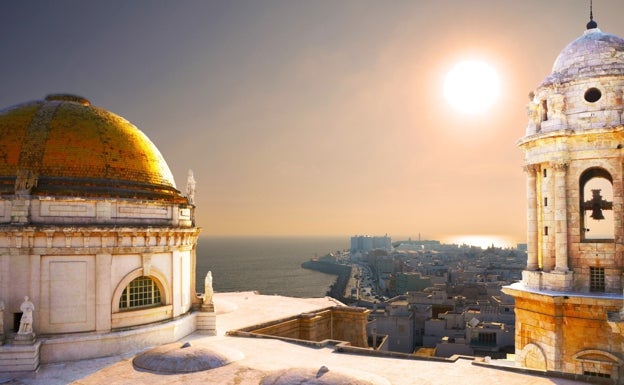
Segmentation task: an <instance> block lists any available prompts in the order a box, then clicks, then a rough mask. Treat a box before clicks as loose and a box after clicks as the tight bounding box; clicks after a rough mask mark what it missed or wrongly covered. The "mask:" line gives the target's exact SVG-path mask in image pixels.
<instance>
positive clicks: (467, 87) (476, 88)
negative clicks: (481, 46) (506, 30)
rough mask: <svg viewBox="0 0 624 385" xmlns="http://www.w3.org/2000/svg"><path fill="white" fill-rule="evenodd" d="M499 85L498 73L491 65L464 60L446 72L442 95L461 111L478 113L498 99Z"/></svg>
mask: <svg viewBox="0 0 624 385" xmlns="http://www.w3.org/2000/svg"><path fill="white" fill-rule="evenodd" d="M499 87H500V82H499V79H498V74H497V72H496V70H495V69H494V68H493V67H492V66H490V65H489V64H487V63H485V62H483V61H479V60H466V61H462V62H459V63H457V64H456V65H455V66H454V67H453V68H452V69H451V70H450V71H449V72H448V73H447V74H446V78H445V79H444V97H445V98H446V100H447V101H448V102H449V103H450V104H451V105H452V106H453V107H454V108H455V109H457V110H458V111H460V112H462V113H466V114H480V113H482V112H484V111H486V110H487V109H488V108H490V107H491V106H492V105H493V104H494V102H495V101H496V100H497V99H498V96H499V92H500V90H499Z"/></svg>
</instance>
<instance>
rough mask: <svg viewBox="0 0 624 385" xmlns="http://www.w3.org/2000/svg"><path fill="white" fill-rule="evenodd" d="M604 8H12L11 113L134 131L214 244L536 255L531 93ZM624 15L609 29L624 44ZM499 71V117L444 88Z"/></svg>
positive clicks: (6, 48)
mask: <svg viewBox="0 0 624 385" xmlns="http://www.w3.org/2000/svg"><path fill="white" fill-rule="evenodd" d="M588 3H589V1H580V0H559V1H555V0H549V1H543V0H522V1H519V0H508V1H505V0H492V1H467V0H457V1H433V0H431V1H417V0H411V1H383V0H355V1H346V0H312V1H310V0H307V1H303V0H301V1H298V0H288V1H287V0H284V1H267V0H250V1H237V0H233V1H186V0H178V1H156V0H149V1H148V0H145V1H143V0H132V1H126V0H124V1H110V0H107V1H82V0H80V1H45V2H42V1H29V0H21V1H3V2H1V3H0V36H2V38H1V39H0V52H2V60H1V61H0V85H1V90H2V91H1V92H0V107H1V108H4V107H8V106H11V105H14V104H17V103H21V102H24V101H28V100H33V99H41V98H43V97H44V96H45V95H47V94H50V93H57V92H70V93H76V94H78V95H82V96H84V97H86V98H88V99H90V100H91V102H92V103H93V104H94V105H97V106H100V107H103V108H106V109H109V110H111V111H112V112H115V113H117V114H119V115H121V116H123V117H125V118H126V119H128V120H130V121H131V122H132V123H134V124H135V125H136V126H137V127H139V128H140V129H141V130H142V131H143V132H145V133H146V134H147V135H148V136H149V137H150V138H151V139H152V141H153V142H154V143H155V144H156V146H158V148H159V149H160V151H161V152H162V154H163V155H164V156H165V159H167V162H168V164H169V167H170V168H171V170H172V172H173V174H174V176H175V178H176V182H177V185H178V188H179V189H181V190H184V187H185V184H186V172H187V170H188V169H189V168H191V169H193V170H194V172H195V178H196V180H197V183H198V184H197V191H198V196H197V198H196V200H197V206H198V209H197V218H198V225H199V226H201V227H202V228H203V235H345V236H348V235H355V234H370V235H375V234H378V235H383V234H386V233H387V234H388V235H390V236H392V237H393V238H398V237H402V236H412V237H417V236H418V234H419V233H421V234H422V237H423V238H442V237H445V236H450V235H460V234H496V235H502V236H508V237H511V239H512V240H513V241H514V242H524V240H525V229H526V223H525V175H524V173H523V172H522V165H523V154H522V153H521V151H520V149H518V148H517V147H516V144H515V143H516V141H517V140H518V139H519V138H521V137H522V136H523V135H524V130H525V126H526V113H525V104H526V102H527V101H528V97H527V94H528V93H529V91H531V90H533V89H534V88H535V87H536V86H537V85H538V84H539V83H540V82H541V81H542V80H543V79H544V78H545V77H546V76H547V75H548V74H549V73H550V69H551V66H552V63H553V62H554V60H555V58H556V56H557V55H558V53H559V52H560V51H561V50H562V49H563V48H564V47H565V46H566V45H567V44H568V43H569V42H571V41H572V40H574V39H575V38H577V37H578V36H580V35H581V34H582V33H583V31H584V29H585V24H586V23H587V21H588V20H589V5H588ZM623 14H624V2H622V1H615V0H612V1H607V0H602V1H601V0H596V1H594V18H595V19H596V21H597V22H598V25H599V27H600V28H601V29H602V30H603V31H605V32H609V33H613V34H616V35H619V36H624V24H622V22H621V16H622V15H623ZM472 58H478V59H481V60H484V61H486V62H488V63H490V64H491V65H492V66H494V67H495V68H496V69H497V71H498V72H499V76H500V79H501V97H500V98H499V100H497V102H496V103H495V104H494V106H493V108H492V109H491V110H489V111H487V112H486V113H485V114H483V115H478V116H467V115H465V114H460V113H459V112H457V111H455V110H454V109H452V108H451V107H450V106H449V105H448V103H447V102H446V101H445V100H444V98H443V95H442V84H443V80H444V75H445V74H446V73H447V72H448V70H449V69H450V68H451V67H452V66H453V65H454V64H455V63H457V62H458V61H460V60H465V59H472Z"/></svg>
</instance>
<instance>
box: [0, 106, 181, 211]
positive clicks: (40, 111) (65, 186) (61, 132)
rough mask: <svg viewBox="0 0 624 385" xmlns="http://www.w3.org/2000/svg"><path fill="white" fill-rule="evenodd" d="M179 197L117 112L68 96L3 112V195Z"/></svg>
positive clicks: (152, 149) (155, 156)
mask: <svg viewBox="0 0 624 385" xmlns="http://www.w3.org/2000/svg"><path fill="white" fill-rule="evenodd" d="M20 188H26V189H28V190H29V192H30V194H32V195H61V196H104V197H124V198H140V199H164V200H173V201H180V200H183V199H184V198H183V197H182V196H181V194H180V192H179V191H178V190H176V188H175V182H174V179H173V176H172V175H171V171H170V170H169V167H168V166H167V163H166V162H165V160H164V158H163V157H162V155H161V154H160V152H159V151H158V149H157V148H156V146H155V145H154V144H153V143H152V142H151V141H150V140H149V138H148V137H147V136H146V135H145V134H143V132H141V131H140V130H139V129H137V128H136V127H135V126H134V125H132V124H131V123H130V122H128V121H127V120H125V119H123V118H122V117H120V116H118V115H115V114H114V113H112V112H109V111H107V110H104V109H102V108H98V107H94V106H92V105H91V104H90V103H89V101H88V100H86V99H84V98H81V97H77V96H73V95H51V96H49V97H47V98H46V99H45V100H38V101H33V102H28V103H25V104H21V105H18V106H15V107H11V108H8V109H5V110H3V111H0V193H2V194H9V193H14V192H15V191H16V190H19V189H20Z"/></svg>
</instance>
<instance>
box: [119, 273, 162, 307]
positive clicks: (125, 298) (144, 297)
mask: <svg viewBox="0 0 624 385" xmlns="http://www.w3.org/2000/svg"><path fill="white" fill-rule="evenodd" d="M161 304H162V297H161V294H160V289H159V287H158V284H157V283H156V281H155V280H154V279H152V278H150V277H146V276H141V277H137V278H135V279H133V280H132V281H130V283H129V284H128V286H126V288H125V289H124V290H123V293H121V297H120V298H119V310H134V309H142V308H146V307H152V306H160V305H161Z"/></svg>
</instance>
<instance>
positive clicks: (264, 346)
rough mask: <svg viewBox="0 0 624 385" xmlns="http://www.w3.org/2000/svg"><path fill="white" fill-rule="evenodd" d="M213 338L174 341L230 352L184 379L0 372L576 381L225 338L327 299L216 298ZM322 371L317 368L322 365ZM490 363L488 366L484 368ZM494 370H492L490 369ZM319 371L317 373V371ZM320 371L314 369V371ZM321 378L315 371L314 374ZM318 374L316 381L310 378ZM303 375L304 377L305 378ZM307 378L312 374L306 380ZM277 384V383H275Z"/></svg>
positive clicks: (84, 378) (92, 379)
mask: <svg viewBox="0 0 624 385" xmlns="http://www.w3.org/2000/svg"><path fill="white" fill-rule="evenodd" d="M214 303H215V309H216V311H217V329H218V330H217V335H216V336H206V335H201V334H198V333H194V334H192V335H190V336H188V337H186V338H183V339H182V340H181V341H180V343H181V344H182V343H184V342H190V343H191V345H193V346H200V347H202V348H205V349H208V350H212V351H219V352H224V351H227V352H230V353H236V354H233V355H231V356H232V357H233V356H236V357H238V358H236V359H235V360H234V361H233V362H231V363H229V364H227V365H225V366H221V367H217V368H214V369H210V370H206V371H200V372H194V373H185V374H155V373H153V372H147V371H140V370H137V369H135V368H134V367H133V365H132V358H133V357H134V356H135V355H136V354H138V353H140V352H136V351H135V352H131V353H127V354H125V355H121V356H114V357H107V358H99V359H92V360H83V361H77V362H66V363H58V364H47V365H42V366H41V368H40V369H39V370H38V371H37V372H36V373H22V374H14V375H9V374H0V384H10V385H22V384H23V385H64V384H74V385H96V384H97V385H100V384H106V385H121V384H149V385H165V384H167V385H182V384H185V385H187V384H188V385H199V384H201V385H205V384H220V385H227V384H232V385H233V384H243V385H244V384H269V383H271V384H300V383H304V381H305V383H306V384H334V383H344V379H346V378H348V379H357V381H353V382H352V381H349V383H352V384H373V385H381V384H384V385H385V384H388V385H389V384H393V385H407V384H410V385H411V384H422V385H428V384H467V383H469V384H501V383H504V384H506V385H516V384H517V385H541V384H544V385H546V384H550V385H552V384H557V385H568V384H581V383H582V382H577V381H572V380H568V379H562V378H548V377H546V376H541V375H536V374H529V373H522V372H516V371H508V370H502V369H500V368H501V367H514V364H513V362H510V361H502V360H501V361H499V360H492V364H493V365H491V366H489V367H488V366H484V365H476V364H474V363H475V362H476V361H475V360H472V359H468V358H462V359H458V360H456V361H454V362H450V361H448V362H444V361H442V360H437V361H426V360H407V359H397V358H389V357H379V356H373V355H371V356H367V355H355V354H349V353H338V352H335V351H334V349H333V347H332V346H331V345H329V346H326V347H321V348H318V347H309V346H304V345H299V344H294V343H289V342H284V341H280V340H277V339H270V338H244V337H231V336H227V335H226V332H227V331H228V330H234V329H238V328H242V327H246V326H252V325H255V324H259V323H263V322H267V321H271V320H277V319H281V318H285V317H289V316H294V315H298V314H300V313H305V312H311V311H314V310H317V309H322V308H327V307H329V306H334V305H336V304H338V303H337V302H336V301H334V300H333V299H331V298H329V297H325V298H291V297H282V296H270V295H261V294H257V293H254V292H237V293H216V294H215V296H214ZM323 366H325V368H323ZM492 366H494V367H492ZM496 366H498V367H499V368H498V369H497V368H496ZM321 368H322V369H321ZM319 369H320V371H319ZM317 373H322V374H317ZM315 374H317V375H318V378H317V377H316V376H314V375H315ZM306 376H307V377H306ZM311 376H312V377H311ZM276 379H278V380H276Z"/></svg>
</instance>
